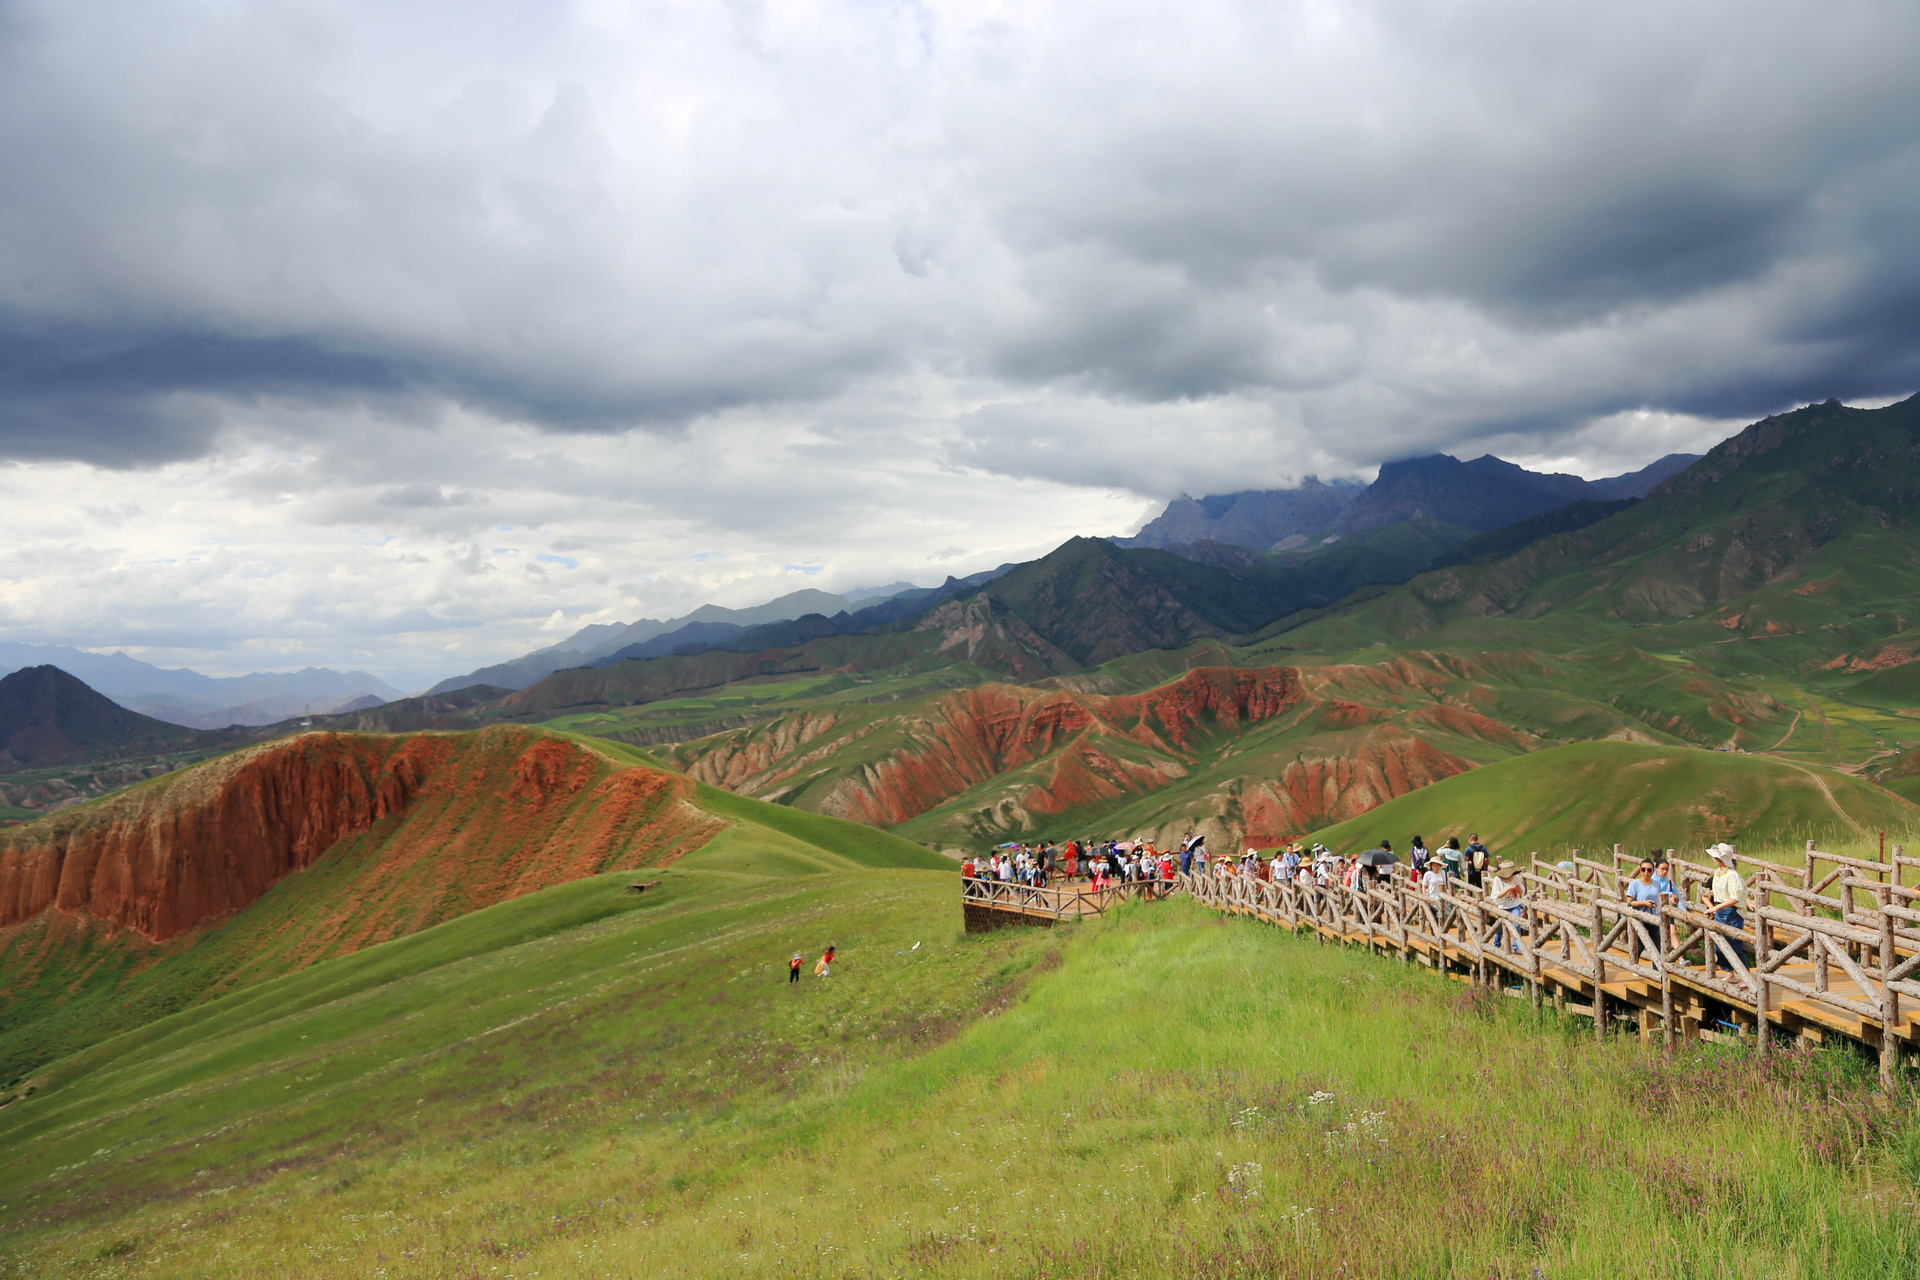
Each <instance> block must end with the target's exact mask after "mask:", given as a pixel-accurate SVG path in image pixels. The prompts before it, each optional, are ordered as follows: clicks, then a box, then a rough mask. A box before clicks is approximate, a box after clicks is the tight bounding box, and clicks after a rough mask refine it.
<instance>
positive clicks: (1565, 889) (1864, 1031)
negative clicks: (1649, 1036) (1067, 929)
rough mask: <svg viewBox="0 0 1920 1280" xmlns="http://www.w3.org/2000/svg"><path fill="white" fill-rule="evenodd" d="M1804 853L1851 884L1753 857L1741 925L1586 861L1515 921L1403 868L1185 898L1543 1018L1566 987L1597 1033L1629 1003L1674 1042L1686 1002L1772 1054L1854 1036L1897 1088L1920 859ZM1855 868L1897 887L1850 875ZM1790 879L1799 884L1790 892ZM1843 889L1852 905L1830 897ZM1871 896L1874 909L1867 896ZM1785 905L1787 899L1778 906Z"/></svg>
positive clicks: (1214, 889) (1678, 865) (1532, 888)
mask: <svg viewBox="0 0 1920 1280" xmlns="http://www.w3.org/2000/svg"><path fill="white" fill-rule="evenodd" d="M1808 858H1809V867H1811V865H1812V862H1813V860H1814V859H1816V858H1817V859H1821V860H1827V861H1831V862H1834V863H1836V864H1841V865H1839V866H1838V868H1837V869H1838V870H1839V871H1840V872H1841V873H1842V874H1840V875H1837V876H1832V875H1830V876H1825V877H1822V881H1823V883H1820V884H1816V885H1814V886H1813V887H1811V888H1809V887H1805V886H1807V885H1809V882H1810V880H1811V877H1810V876H1808V874H1807V873H1806V872H1805V871H1802V870H1797V869H1794V868H1789V867H1784V866H1781V865H1780V864H1778V863H1771V862H1763V861H1762V860H1760V859H1755V858H1745V857H1743V858H1742V859H1741V862H1742V864H1743V865H1744V866H1745V868H1746V869H1747V871H1748V873H1749V875H1751V876H1752V881H1753V882H1752V883H1750V884H1749V885H1748V886H1747V892H1746V895H1745V900H1744V901H1743V902H1742V904H1741V905H1740V913H1741V916H1742V918H1743V920H1744V924H1743V925H1742V926H1739V927H1736V926H1734V925H1730V924H1726V923H1723V922H1722V921H1720V920H1718V919H1716V918H1715V917H1714V916H1713V915H1711V914H1707V913H1704V912H1702V911H1699V910H1696V909H1695V908H1694V907H1692V906H1691V905H1689V904H1687V903H1684V902H1674V901H1672V900H1671V899H1668V900H1664V901H1662V902H1661V903H1660V904H1659V905H1658V906H1657V907H1649V906H1647V905H1646V904H1641V903H1636V902H1632V901H1630V900H1628V899H1626V898H1624V897H1622V896H1620V891H1619V888H1618V885H1617V884H1609V883H1608V882H1607V881H1606V880H1605V879H1601V878H1599V877H1612V876H1614V874H1615V873H1614V871H1613V870H1612V869H1610V868H1607V867H1606V866H1604V865H1603V864H1600V863H1597V862H1594V861H1593V860H1592V859H1586V858H1576V859H1574V863H1575V866H1576V868H1584V869H1585V870H1586V871H1587V872H1588V873H1589V874H1588V875H1587V876H1584V877H1583V876H1581V875H1580V874H1579V873H1578V872H1576V874H1575V875H1574V876H1571V877H1569V876H1566V875H1564V874H1561V873H1558V872H1557V871H1556V872H1554V873H1551V874H1541V873H1539V872H1538V871H1526V872H1522V873H1521V876H1520V881H1521V883H1522V885H1523V886H1525V888H1526V890H1527V892H1526V896H1525V897H1524V898H1523V900H1522V902H1521V903H1520V906H1519V910H1518V912H1515V911H1512V910H1510V909H1509V908H1508V907H1507V906H1506V905H1504V904H1496V903H1495V902H1493V901H1492V900H1490V899H1489V898H1488V897H1487V896H1486V893H1485V891H1484V890H1483V889H1476V888H1474V887H1473V886H1471V885H1468V884H1466V883H1464V882H1463V881H1461V880H1458V879H1454V880H1449V881H1448V883H1447V885H1446V886H1445V887H1444V888H1443V889H1442V890H1440V892H1438V893H1437V894H1430V893H1428V892H1427V891H1425V890H1424V889H1422V888H1420V887H1419V886H1418V885H1417V884H1415V883H1414V882H1413V881H1412V879H1411V877H1410V876H1409V875H1407V874H1406V873H1405V872H1403V871H1401V870H1400V869H1399V868H1397V867H1396V868H1394V869H1392V870H1391V871H1389V873H1388V875H1387V876H1386V877H1384V878H1383V879H1382V880H1381V881H1379V882H1377V883H1371V884H1367V883H1363V884H1361V885H1359V886H1356V887H1352V888H1349V887H1348V886H1346V885H1343V884H1332V885H1321V884H1319V883H1318V882H1316V881H1315V880H1313V879H1312V878H1311V877H1303V878H1299V879H1296V880H1294V881H1291V882H1287V883H1272V882H1265V881H1255V882H1252V883H1253V888H1252V889H1251V890H1249V889H1247V888H1245V887H1244V886H1243V885H1242V883H1241V881H1242V880H1243V878H1242V877H1224V878H1221V877H1214V876H1205V877H1196V876H1179V877H1176V879H1177V881H1178V883H1179V886H1180V888H1181V890H1182V891H1184V892H1185V893H1187V894H1188V895H1189V896H1191V897H1193V898H1194V899H1196V900H1197V901H1199V902H1201V903H1203V904H1206V905H1209V906H1214V907H1222V908H1228V909H1232V910H1235V911H1238V912H1241V913H1244V914H1252V915H1255V916H1257V917H1259V918H1261V919H1265V920H1269V921H1271V922H1273V923H1276V924H1280V925H1283V926H1286V927H1289V928H1295V929H1300V928H1308V929H1314V930H1316V931H1318V932H1320V933H1321V934H1323V935H1326V936H1330V937H1333V938H1336V939H1338V940H1340V941H1343V942H1349V943H1354V944H1363V945H1367V946H1370V947H1382V948H1385V949H1391V950H1397V951H1399V952H1400V953H1401V954H1402V956H1403V957H1406V958H1414V957H1415V956H1416V953H1417V957H1418V958H1419V959H1421V960H1422V962H1424V963H1430V964H1433V965H1435V966H1436V967H1444V968H1447V969H1455V968H1458V967H1461V966H1465V967H1467V968H1469V969H1471V970H1472V971H1473V973H1474V976H1475V977H1476V978H1480V979H1484V978H1486V977H1487V976H1488V975H1489V974H1493V975H1497V974H1499V973H1506V974H1508V975H1511V976H1512V977H1513V978H1517V979H1519V980H1520V981H1521V982H1523V983H1525V984H1526V985H1527V986H1529V987H1530V988H1531V989H1532V994H1533V999H1534V1004H1535V1007H1536V1008H1539V1007H1541V1003H1542V999H1543V995H1544V993H1545V991H1546V989H1547V988H1548V987H1552V988H1554V989H1555V992H1556V994H1555V1002H1556V1004H1557V1005H1558V1004H1563V1003H1564V1000H1565V997H1566V996H1567V995H1568V994H1574V995H1579V996H1581V997H1583V998H1585V999H1588V1000H1590V1001H1591V1002H1592V1004H1591V1007H1592V1008H1593V1009H1594V1010H1595V1011H1596V1017H1597V1021H1596V1031H1602V1030H1604V1023H1605V1013H1604V1008H1603V1006H1604V1005H1605V1004H1606V1002H1607V1001H1609V1000H1611V1001H1615V1002H1620V1001H1622V1000H1624V1001H1626V1002H1627V1004H1629V1005H1631V1004H1636V1003H1637V1004H1639V1006H1640V1007H1641V1009H1642V1010H1643V1012H1644V1013H1645V1014H1646V1015H1647V1016H1649V1017H1650V1016H1652V1015H1653V1014H1654V1013H1655V1011H1656V1010H1657V1011H1658V1014H1659V1016H1660V1019H1661V1026H1662V1030H1663V1033H1664V1035H1665V1037H1666V1039H1667V1041H1668V1043H1669V1044H1671V1043H1672V1042H1673V1040H1674V1038H1675V1035H1676V1032H1677V1030H1679V1028H1676V1026H1675V1023H1676V1020H1677V1018H1678V1015H1679V1010H1680V1006H1681V1002H1682V1000H1683V999H1684V1000H1685V1001H1686V1003H1687V1007H1688V1008H1690V1009H1694V1010H1696V1011H1697V1012H1696V1013H1693V1014H1689V1015H1687V1016H1688V1017H1691V1018H1695V1019H1698V1018H1702V1017H1715V1018H1717V1017H1720V1016H1722V1015H1721V1014H1719V1013H1715V1012H1713V1011H1714V1010H1724V1011H1725V1012H1726V1014H1727V1015H1729V1016H1731V1017H1732V1018H1734V1020H1735V1021H1744V1022H1745V1023H1746V1024H1747V1025H1749V1026H1750V1027H1752V1028H1753V1029H1754V1030H1755V1031H1756V1033H1758V1034H1757V1040H1758V1044H1759V1047H1760V1049H1761V1051H1762V1052H1763V1053H1764V1052H1769V1051H1770V1047H1771V1045H1772V1043H1773V1033H1774V1032H1775V1030H1776V1029H1787V1030H1794V1031H1798V1032H1801V1033H1813V1034H1819V1035H1836V1034H1837V1035H1842V1036H1851V1037H1852V1038H1854V1039H1856V1040H1861V1041H1864V1042H1866V1043H1868V1044H1871V1045H1874V1046H1876V1047H1878V1048H1879V1049H1880V1053H1881V1071H1882V1075H1883V1077H1884V1078H1885V1079H1886V1080H1887V1081H1888V1082H1889V1083H1891V1082H1892V1080H1893V1079H1894V1076H1895V1073H1896V1071H1897V1067H1898V1063H1899V1060H1900V1057H1901V1055H1902V1053H1903V1048H1902V1044H1901V1042H1902V1041H1903V1040H1914V1039H1920V1031H1917V1030H1916V1026H1915V1024H1914V1023H1913V1022H1910V1021H1908V1019H1907V1017H1906V1016H1905V1014H1904V1013H1903V1006H1902V1004H1901V1000H1902V997H1905V998H1906V999H1907V1000H1908V1001H1912V1000H1914V999H1916V998H1920V981H1916V980H1915V978H1916V975H1920V930H1917V929H1915V928H1913V927H1912V926H1920V889H1908V888H1906V887H1904V886H1900V885H1898V884H1897V883H1893V882H1892V877H1893V876H1896V875H1897V869H1898V868H1899V867H1901V866H1905V865H1907V864H1909V863H1911V864H1913V865H1916V866H1920V859H1910V858H1905V857H1904V855H1903V854H1901V853H1900V852H1899V851H1898V849H1897V848H1896V857H1895V859H1894V860H1893V861H1890V862H1879V863H1875V862H1867V861H1865V860H1863V859H1845V860H1844V861H1843V860H1842V859H1840V858H1837V857H1836V858H1829V855H1826V854H1824V853H1821V852H1819V851H1818V850H1815V849H1812V848H1811V846H1809V851H1808ZM1670 861H1671V862H1672V863H1673V866H1674V871H1675V879H1676V881H1678V882H1679V883H1681V884H1683V885H1689V884H1697V883H1700V882H1702V881H1704V880H1706V879H1707V878H1708V875H1709V874H1710V873H1708V872H1707V871H1706V870H1705V869H1704V868H1699V867H1695V866H1694V865H1692V864H1690V863H1687V862H1685V861H1684V860H1682V859H1679V858H1672V859H1670ZM1540 865H1541V863H1539V862H1536V863H1535V866H1536V867H1538V866H1540ZM1857 867H1864V868H1868V869H1871V870H1874V871H1876V872H1877V873H1880V874H1888V875H1889V876H1890V879H1889V880H1888V881H1880V880H1866V879H1864V878H1861V877H1859V876H1854V875H1847V874H1844V873H1845V872H1847V871H1849V870H1853V869H1855V868H1857ZM1755 872H1758V874H1754V873H1755ZM1787 877H1791V878H1793V879H1795V880H1799V881H1800V882H1801V884H1800V886H1795V885H1791V884H1788V883H1785V880H1786V878H1787ZM1836 880H1837V881H1838V888H1839V892H1840V894H1841V896H1840V897H1838V898H1829V897H1826V896H1824V895H1822V894H1821V893H1820V892H1819V889H1820V888H1822V887H1825V886H1826V884H1832V883H1834V882H1835V881H1836ZM1561 895H1565V896H1561ZM1862 897H1864V898H1865V899H1866V901H1865V902H1861V901H1857V900H1856V899H1860V898H1862ZM1776 898H1779V899H1785V900H1786V903H1787V905H1786V906H1784V907H1783V906H1780V905H1777V904H1776V901H1775V899H1776ZM1824 912H1832V913H1836V914H1837V915H1839V916H1840V917H1841V918H1838V919H1836V918H1834V916H1832V915H1828V914H1823V913H1824ZM1496 938H1497V939H1498V942H1497V943H1496V941H1495V939H1496ZM1830 975H1831V976H1830ZM1836 983H1840V984H1842V986H1841V988H1839V989H1836V987H1835V985H1834V984H1836ZM1636 984H1637V985H1636ZM1702 1001H1705V1002H1706V1004H1705V1006H1703V1005H1702V1004H1701V1002H1702ZM1909 1007H1910V1006H1909ZM1680 1020H1682V1021H1684V1019H1680ZM1695 1025H1697V1022H1696V1024H1695ZM1763 1028H1764V1030H1763Z"/></svg>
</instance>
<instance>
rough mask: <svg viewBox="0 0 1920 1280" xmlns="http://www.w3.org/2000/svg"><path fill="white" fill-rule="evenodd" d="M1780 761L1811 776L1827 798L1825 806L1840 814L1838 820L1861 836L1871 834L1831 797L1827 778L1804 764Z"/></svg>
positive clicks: (1831, 792)
mask: <svg viewBox="0 0 1920 1280" xmlns="http://www.w3.org/2000/svg"><path fill="white" fill-rule="evenodd" d="M1780 763H1781V764H1784V765H1786V766H1787V767H1788V768H1789V769H1798V770H1800V772H1802V773H1804V774H1806V775H1807V776H1808V777H1809V778H1812V779H1813V785H1814V786H1816V787H1818V788H1820V794H1821V795H1823V796H1825V797H1826V798H1827V807H1828V808H1830V809H1832V810H1833V811H1834V812H1835V813H1837V814H1839V815H1840V821H1842V822H1844V823H1846V824H1847V825H1848V826H1850V827H1852V828H1853V829H1854V830H1855V831H1858V832H1859V833H1860V834H1861V835H1863V836H1865V835H1872V834H1873V833H1872V832H1870V831H1868V830H1867V829H1866V828H1865V827H1863V826H1861V825H1860V824H1859V823H1857V822H1855V821H1854V820H1853V817H1852V815H1850V814H1849V813H1848V812H1847V811H1846V810H1845V809H1842V808H1841V807H1840V802H1839V801H1838V800H1835V799H1834V798H1833V790H1832V788H1830V787H1828V786H1827V780H1826V779H1825V778H1823V777H1821V776H1820V775H1819V774H1817V773H1815V772H1814V771H1813V770H1811V769H1809V768H1807V767H1806V766H1805V765H1800V764H1795V763H1794V762H1793V761H1791V760H1782V761H1781V762H1780Z"/></svg>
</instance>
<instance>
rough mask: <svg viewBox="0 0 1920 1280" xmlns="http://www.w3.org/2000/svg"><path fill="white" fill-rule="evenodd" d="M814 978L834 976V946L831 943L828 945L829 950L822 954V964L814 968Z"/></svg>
mask: <svg viewBox="0 0 1920 1280" xmlns="http://www.w3.org/2000/svg"><path fill="white" fill-rule="evenodd" d="M813 976H814V977H816V978H831V977H832V976H833V944H832V943H831V942H829V943H828V944H827V949H826V950H825V951H824V952H822V953H821V955H820V963H819V964H816V965H814V966H813Z"/></svg>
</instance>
